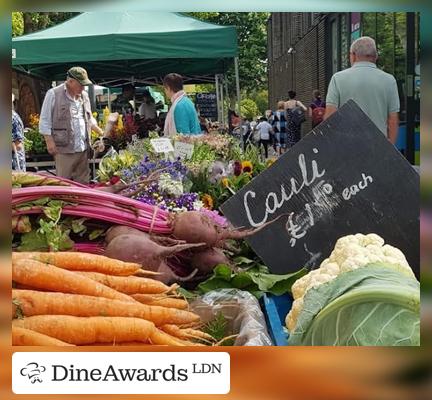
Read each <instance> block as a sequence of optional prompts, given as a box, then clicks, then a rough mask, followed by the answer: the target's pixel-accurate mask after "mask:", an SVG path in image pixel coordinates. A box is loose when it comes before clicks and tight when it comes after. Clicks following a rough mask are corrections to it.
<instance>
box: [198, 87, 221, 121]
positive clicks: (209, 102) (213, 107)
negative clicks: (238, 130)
mask: <svg viewBox="0 0 432 400" xmlns="http://www.w3.org/2000/svg"><path fill="white" fill-rule="evenodd" d="M196 104H197V107H198V110H199V112H200V115H201V116H203V117H205V118H210V119H213V120H216V119H217V117H218V112H217V101H216V93H197V95H196Z"/></svg>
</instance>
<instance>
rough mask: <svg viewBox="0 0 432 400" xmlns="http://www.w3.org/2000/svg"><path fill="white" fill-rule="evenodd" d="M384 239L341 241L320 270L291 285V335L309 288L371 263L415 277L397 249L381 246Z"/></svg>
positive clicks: (359, 236) (351, 237)
mask: <svg viewBox="0 0 432 400" xmlns="http://www.w3.org/2000/svg"><path fill="white" fill-rule="evenodd" d="M384 243H385V242H384V239H383V238H382V237H380V236H378V235H376V234H374V233H370V234H368V235H363V234H361V233H357V234H355V235H348V236H344V237H341V238H340V239H339V240H338V241H337V242H336V245H335V247H334V249H333V251H332V253H331V254H330V257H329V258H326V259H325V260H324V261H323V262H322V263H321V265H320V266H319V268H317V269H315V270H313V271H311V272H309V273H308V274H307V275H305V276H303V277H302V278H300V279H298V280H297V281H296V282H294V284H293V285H292V288H291V291H292V295H293V297H294V303H293V306H292V308H291V311H290V312H289V313H288V315H287V316H286V319H285V324H286V326H287V328H288V331H290V332H291V331H293V330H294V329H295V326H296V324H297V318H298V316H299V315H300V312H301V311H302V309H303V298H304V296H305V295H306V293H307V291H308V290H309V289H311V288H317V287H318V286H320V285H322V284H325V283H327V282H330V281H332V280H333V279H335V278H336V277H337V276H338V275H340V274H342V273H344V272H349V271H353V270H356V269H358V268H362V267H365V266H366V265H368V264H371V263H379V264H382V266H383V267H386V268H393V269H395V270H397V271H399V272H402V273H404V274H405V275H407V276H410V277H414V273H413V271H412V270H411V267H410V266H409V264H408V262H407V260H406V258H405V256H404V254H403V253H402V252H401V251H400V250H399V249H397V248H395V247H393V246H390V245H388V244H384Z"/></svg>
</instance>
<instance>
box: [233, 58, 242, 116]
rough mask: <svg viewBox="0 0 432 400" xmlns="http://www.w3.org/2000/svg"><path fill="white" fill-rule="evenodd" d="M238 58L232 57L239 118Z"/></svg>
mask: <svg viewBox="0 0 432 400" xmlns="http://www.w3.org/2000/svg"><path fill="white" fill-rule="evenodd" d="M238 61H239V59H238V57H234V69H235V78H236V91H237V115H238V116H239V117H240V116H241V115H240V100H241V99H240V77H239V65H238Z"/></svg>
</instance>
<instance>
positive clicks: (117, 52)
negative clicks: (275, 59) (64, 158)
mask: <svg viewBox="0 0 432 400" xmlns="http://www.w3.org/2000/svg"><path fill="white" fill-rule="evenodd" d="M233 59H234V63H235V69H236V71H237V78H238V47H237V33H236V29H235V27H232V26H219V25H214V24H210V23H206V22H202V21H199V20H197V19H195V18H192V17H189V16H187V15H184V14H180V13H169V12H153V11H151V12H140V11H136V12H85V13H82V14H80V15H78V16H76V17H74V18H72V19H70V20H68V21H66V22H63V23H62V24H59V25H56V26H54V27H51V28H48V29H45V30H43V31H39V32H35V33H31V34H28V35H24V36H20V37H16V38H13V39H12V66H13V68H15V69H16V70H19V71H21V72H24V73H27V74H31V75H34V76H37V77H40V78H44V79H48V80H64V78H65V73H66V71H67V69H68V68H69V67H71V66H72V65H77V64H78V65H81V66H83V67H84V68H86V69H87V71H88V73H89V76H90V78H91V79H92V80H93V81H94V82H95V83H98V84H100V85H107V86H110V85H113V84H114V83H115V82H116V81H119V80H124V79H125V78H126V79H131V80H132V81H137V82H141V83H157V82H160V80H161V77H162V76H164V75H165V74H167V73H169V72H177V73H180V74H182V75H183V76H185V78H186V79H185V81H186V82H188V83H198V82H214V81H215V77H216V84H217V85H216V87H217V91H218V92H219V95H221V94H222V92H223V91H222V90H221V88H220V84H219V82H218V76H220V74H223V73H224V72H225V71H226V70H227V68H228V67H229V66H230V65H231V63H232V62H233ZM237 94H238V97H239V85H238V84H237ZM218 99H219V100H220V96H218Z"/></svg>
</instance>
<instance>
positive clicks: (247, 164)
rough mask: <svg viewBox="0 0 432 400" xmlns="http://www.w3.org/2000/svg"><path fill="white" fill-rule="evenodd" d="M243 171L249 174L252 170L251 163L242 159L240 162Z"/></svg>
mask: <svg viewBox="0 0 432 400" xmlns="http://www.w3.org/2000/svg"><path fill="white" fill-rule="evenodd" d="M241 165H242V170H243V172H245V173H247V174H251V173H252V171H253V165H252V163H251V162H250V161H243V162H242V163H241Z"/></svg>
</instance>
